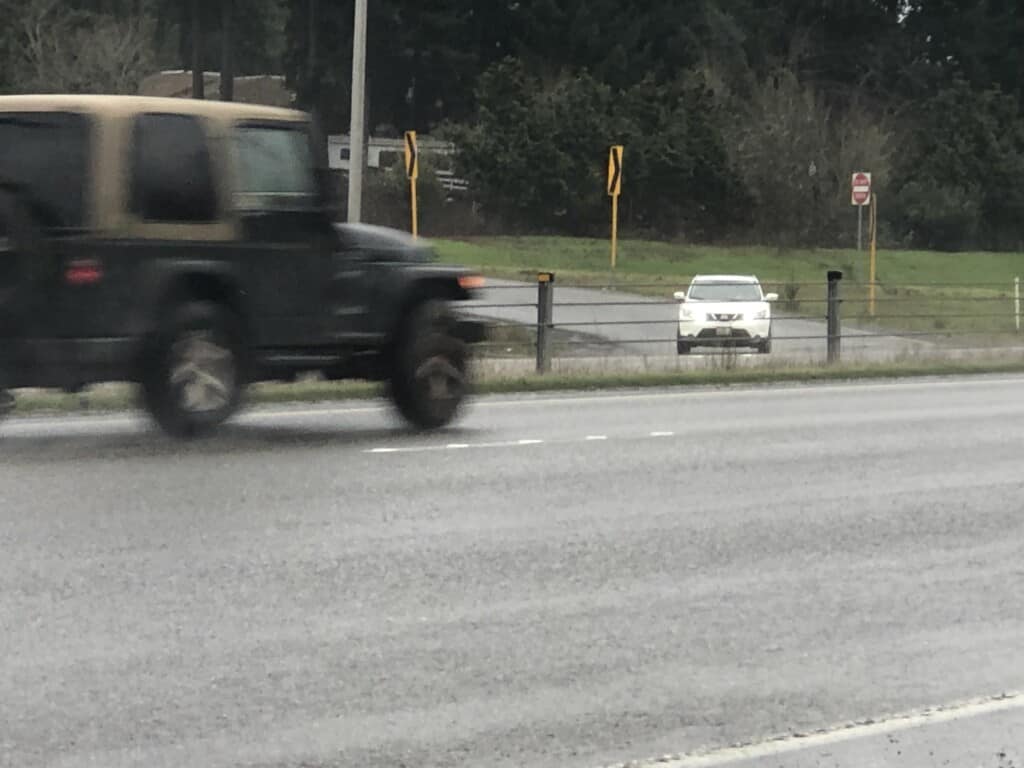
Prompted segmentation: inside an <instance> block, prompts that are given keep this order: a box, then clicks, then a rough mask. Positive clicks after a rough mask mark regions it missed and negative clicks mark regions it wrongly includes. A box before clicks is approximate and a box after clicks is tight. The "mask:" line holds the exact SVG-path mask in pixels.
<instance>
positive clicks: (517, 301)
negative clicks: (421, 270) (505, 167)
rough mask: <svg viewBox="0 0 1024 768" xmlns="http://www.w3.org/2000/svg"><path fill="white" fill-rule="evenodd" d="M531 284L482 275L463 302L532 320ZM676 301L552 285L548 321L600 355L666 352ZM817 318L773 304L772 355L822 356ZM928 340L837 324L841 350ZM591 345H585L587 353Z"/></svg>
mask: <svg viewBox="0 0 1024 768" xmlns="http://www.w3.org/2000/svg"><path fill="white" fill-rule="evenodd" d="M536 305H537V286H536V284H527V283H519V282H515V281H510V280H495V279H488V281H487V288H486V289H485V290H484V295H483V296H482V297H481V298H479V299H477V300H475V301H473V302H470V303H469V304H468V306H470V307H473V308H474V310H473V311H474V312H475V313H476V314H478V315H480V316H482V317H486V318H488V319H490V320H492V321H495V322H501V323H518V324H523V325H536V323H537V306H536ZM677 313H678V304H676V303H675V302H674V301H672V294H671V289H668V288H666V296H665V298H662V299H658V298H651V297H645V296H639V295H637V294H632V293H624V292H620V291H612V290H603V289H592V288H572V287H566V286H561V285H556V286H555V288H554V297H553V322H554V324H555V326H556V327H558V328H560V329H562V330H565V331H572V332H575V333H579V334H587V335H590V336H593V337H596V339H597V340H599V341H601V342H603V343H604V345H605V350H604V353H605V354H616V355H648V356H651V355H654V356H657V355H672V356H674V355H675V354H676V347H675V318H676V317H677ZM821 313H822V319H821V320H814V319H804V318H797V317H793V316H792V315H790V314H787V313H786V312H785V311H784V310H783V309H782V308H781V307H776V308H775V310H774V314H775V316H776V318H777V319H776V320H775V321H774V322H773V325H772V335H773V339H774V340H773V342H772V355H771V356H772V358H773V359H782V360H787V361H794V362H818V361H821V360H824V359H825V356H826V339H827V327H826V324H825V320H824V313H825V308H824V307H821ZM933 346H934V345H933V344H932V343H931V342H929V341H927V340H925V339H921V338H917V337H898V336H892V335H879V334H874V333H870V332H868V331H864V330H862V329H858V328H857V327H855V326H853V325H851V324H850V323H845V324H844V325H843V353H844V355H845V356H847V357H849V358H856V357H858V356H867V355H871V356H876V357H877V356H879V355H888V356H895V355H902V354H907V353H913V352H920V351H921V350H923V349H928V348H931V347H933ZM595 348H597V347H596V346H595V345H594V344H588V345H587V351H588V353H590V354H592V353H593V351H594V349H595ZM714 353H715V350H714V349H712V348H698V349H696V350H694V354H695V355H707V354H714Z"/></svg>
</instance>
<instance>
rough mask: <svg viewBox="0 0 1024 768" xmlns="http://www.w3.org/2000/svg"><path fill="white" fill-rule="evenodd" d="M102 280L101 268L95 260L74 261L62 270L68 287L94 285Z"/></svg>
mask: <svg viewBox="0 0 1024 768" xmlns="http://www.w3.org/2000/svg"><path fill="white" fill-rule="evenodd" d="M102 279H103V267H102V266H100V263H99V262H98V261H96V260H95V259H75V260H74V261H72V262H69V263H68V266H67V268H66V269H65V270H64V280H65V281H66V282H67V283H68V284H69V285H94V284H96V283H98V282H99V281H100V280H102Z"/></svg>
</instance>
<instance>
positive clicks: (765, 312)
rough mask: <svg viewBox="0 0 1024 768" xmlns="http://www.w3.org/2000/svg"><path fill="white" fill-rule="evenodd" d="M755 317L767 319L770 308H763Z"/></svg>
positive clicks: (756, 318)
mask: <svg viewBox="0 0 1024 768" xmlns="http://www.w3.org/2000/svg"><path fill="white" fill-rule="evenodd" d="M754 319H755V320H767V319H768V310H767V309H762V310H761V311H760V312H758V313H757V314H756V315H754Z"/></svg>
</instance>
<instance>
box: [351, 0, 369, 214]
mask: <svg viewBox="0 0 1024 768" xmlns="http://www.w3.org/2000/svg"><path fill="white" fill-rule="evenodd" d="M366 2H367V0H356V3H355V4H356V14H355V23H354V25H353V27H352V118H351V123H350V127H349V152H348V157H349V161H348V220H349V222H350V223H357V222H359V220H360V218H361V214H362V204H363V159H364V154H363V150H364V144H365V138H364V133H365V125H366V122H365V114H366V96H365V93H366Z"/></svg>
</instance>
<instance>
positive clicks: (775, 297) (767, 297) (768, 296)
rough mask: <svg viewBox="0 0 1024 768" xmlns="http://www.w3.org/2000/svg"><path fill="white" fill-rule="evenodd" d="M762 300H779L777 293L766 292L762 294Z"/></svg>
mask: <svg viewBox="0 0 1024 768" xmlns="http://www.w3.org/2000/svg"><path fill="white" fill-rule="evenodd" d="M764 300H765V301H778V300H779V294H777V293H766V294H765V295H764Z"/></svg>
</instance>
